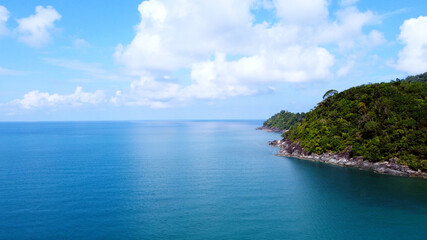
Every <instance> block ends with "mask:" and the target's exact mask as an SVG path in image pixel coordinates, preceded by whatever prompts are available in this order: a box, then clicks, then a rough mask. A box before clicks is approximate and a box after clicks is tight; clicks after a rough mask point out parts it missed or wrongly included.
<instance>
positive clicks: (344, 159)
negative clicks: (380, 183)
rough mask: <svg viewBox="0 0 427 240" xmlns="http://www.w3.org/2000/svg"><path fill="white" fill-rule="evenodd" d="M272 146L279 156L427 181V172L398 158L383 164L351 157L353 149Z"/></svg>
mask: <svg viewBox="0 0 427 240" xmlns="http://www.w3.org/2000/svg"><path fill="white" fill-rule="evenodd" d="M270 145H271V146H274V147H279V148H280V150H279V153H278V154H276V155H277V156H284V157H295V158H299V159H303V160H310V161H316V162H323V163H328V164H333V165H338V166H343V167H354V168H359V169H365V170H370V171H374V172H376V173H381V174H389V175H394V176H408V177H420V178H425V179H427V172H425V171H422V170H420V169H418V170H417V171H415V170H412V169H410V168H409V167H408V166H406V165H399V164H397V158H391V159H389V160H388V161H383V162H376V163H373V162H370V161H368V160H365V159H363V157H361V156H360V157H356V158H351V157H350V151H351V147H347V149H346V150H345V151H344V152H342V153H322V154H316V153H309V152H307V151H306V150H305V149H304V148H302V147H301V145H300V144H299V142H295V143H292V141H291V140H289V139H283V140H275V141H272V142H270Z"/></svg>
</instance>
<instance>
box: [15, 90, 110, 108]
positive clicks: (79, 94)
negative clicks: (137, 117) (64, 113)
mask: <svg viewBox="0 0 427 240" xmlns="http://www.w3.org/2000/svg"><path fill="white" fill-rule="evenodd" d="M104 100H105V94H104V92H103V91H101V90H97V91H95V92H84V91H83V89H82V87H77V88H76V91H75V92H74V93H72V94H69V95H59V94H57V93H54V94H49V93H47V92H39V91H38V90H35V91H31V92H28V93H26V94H25V95H24V97H23V98H22V99H17V100H14V101H12V104H16V105H18V106H20V107H22V108H24V109H34V108H43V107H58V106H72V107H76V106H81V105H83V104H99V103H101V102H103V101H104Z"/></svg>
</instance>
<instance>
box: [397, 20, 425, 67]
mask: <svg viewBox="0 0 427 240" xmlns="http://www.w3.org/2000/svg"><path fill="white" fill-rule="evenodd" d="M399 40H400V41H402V43H403V44H405V47H404V48H403V49H402V50H401V51H400V52H399V55H398V56H399V58H398V60H397V64H396V67H397V69H399V70H402V71H405V72H407V73H409V74H419V73H423V72H426V71H427V17H425V16H420V17H418V18H411V19H408V20H405V21H404V22H403V24H402V26H400V35H399Z"/></svg>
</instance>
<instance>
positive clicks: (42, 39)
mask: <svg viewBox="0 0 427 240" xmlns="http://www.w3.org/2000/svg"><path fill="white" fill-rule="evenodd" d="M60 19H61V15H60V14H59V13H58V12H57V11H56V10H55V9H54V8H53V7H51V6H47V7H43V6H37V7H36V13H35V14H34V15H30V16H29V17H26V18H21V19H18V20H17V22H18V27H17V28H16V29H15V31H16V33H17V34H18V40H19V41H21V42H23V43H25V44H27V45H29V46H31V47H41V46H43V45H45V44H47V43H49V42H50V41H51V38H52V37H51V34H52V30H53V29H54V28H55V26H54V23H55V21H57V20H60Z"/></svg>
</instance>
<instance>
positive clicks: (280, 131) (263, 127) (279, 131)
mask: <svg viewBox="0 0 427 240" xmlns="http://www.w3.org/2000/svg"><path fill="white" fill-rule="evenodd" d="M255 129H256V130H261V131H266V132H275V133H284V132H286V131H288V130H282V129H279V128H275V127H273V128H270V127H265V126H262V127H257V128H255Z"/></svg>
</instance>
